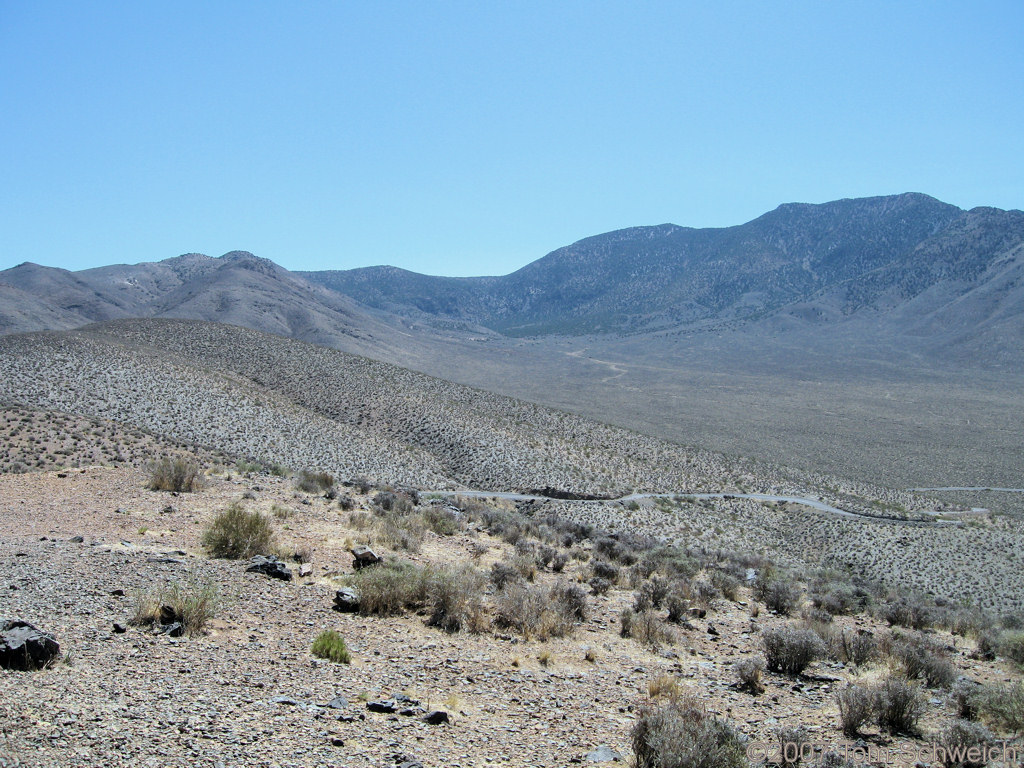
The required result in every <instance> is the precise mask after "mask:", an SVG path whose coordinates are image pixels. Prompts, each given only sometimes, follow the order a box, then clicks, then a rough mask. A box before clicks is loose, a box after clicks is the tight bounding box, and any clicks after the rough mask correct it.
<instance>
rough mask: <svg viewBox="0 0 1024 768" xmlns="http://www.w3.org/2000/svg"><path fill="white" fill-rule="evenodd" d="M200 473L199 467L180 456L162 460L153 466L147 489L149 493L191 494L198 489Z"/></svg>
mask: <svg viewBox="0 0 1024 768" xmlns="http://www.w3.org/2000/svg"><path fill="white" fill-rule="evenodd" d="M201 479H202V472H201V470H200V469H199V465H198V464H196V463H195V462H193V461H190V460H189V459H186V458H184V457H182V456H178V457H175V458H173V459H171V458H167V457H165V458H162V459H160V461H158V462H156V463H155V464H154V465H153V469H152V471H151V472H150V475H149V483H148V484H147V487H148V488H149V489H150V490H151V491H173V492H175V493H192V492H193V491H197V490H199V488H200V484H201Z"/></svg>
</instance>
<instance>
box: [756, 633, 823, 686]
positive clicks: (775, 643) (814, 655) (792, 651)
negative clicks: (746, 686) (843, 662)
mask: <svg viewBox="0 0 1024 768" xmlns="http://www.w3.org/2000/svg"><path fill="white" fill-rule="evenodd" d="M761 639H762V642H763V643H764V656H765V662H766V663H767V665H768V669H770V670H771V671H772V672H784V673H786V674H791V675H797V674H800V673H801V672H803V671H804V670H805V669H806V668H807V667H808V666H809V665H810V664H811V663H812V662H814V661H817V660H818V659H820V658H822V657H823V656H825V653H826V651H827V649H826V647H825V643H824V642H823V641H822V639H821V638H820V637H819V636H818V635H817V633H816V632H814V631H812V630H810V629H799V628H797V627H795V626H793V625H786V626H782V627H774V628H772V629H766V630H765V631H764V635H763V636H762V638H761Z"/></svg>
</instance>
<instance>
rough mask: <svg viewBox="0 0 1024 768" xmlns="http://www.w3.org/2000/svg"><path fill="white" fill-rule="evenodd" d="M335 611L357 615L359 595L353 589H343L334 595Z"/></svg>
mask: <svg viewBox="0 0 1024 768" xmlns="http://www.w3.org/2000/svg"><path fill="white" fill-rule="evenodd" d="M334 610H336V611H341V612H342V613H355V612H356V611H358V610H359V594H358V593H357V592H356V591H355V590H354V589H352V588H351V587H343V588H341V589H339V590H338V591H337V592H335V593H334Z"/></svg>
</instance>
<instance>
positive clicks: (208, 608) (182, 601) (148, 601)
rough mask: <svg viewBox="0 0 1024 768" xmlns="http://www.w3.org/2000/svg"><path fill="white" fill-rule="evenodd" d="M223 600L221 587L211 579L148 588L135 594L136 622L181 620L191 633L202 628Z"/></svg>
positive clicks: (134, 620) (166, 622) (133, 617)
mask: <svg viewBox="0 0 1024 768" xmlns="http://www.w3.org/2000/svg"><path fill="white" fill-rule="evenodd" d="M222 604H223V600H222V598H221V595H220V590H219V589H218V587H217V585H216V584H214V583H213V582H211V581H196V580H190V581H186V582H176V583H174V584H170V585H165V586H162V587H159V588H158V589H148V590H145V591H142V592H139V593H137V594H136V595H135V613H134V615H133V616H132V618H131V620H130V621H131V623H132V624H136V625H154V624H156V625H160V624H163V625H167V624H173V623H174V622H178V623H180V624H181V626H182V627H183V628H184V630H185V632H186V633H187V634H189V635H197V634H199V633H201V632H202V631H203V629H204V628H205V627H206V625H207V623H209V621H210V619H212V618H213V617H214V616H216V615H217V611H218V610H219V609H220V607H221V605H222Z"/></svg>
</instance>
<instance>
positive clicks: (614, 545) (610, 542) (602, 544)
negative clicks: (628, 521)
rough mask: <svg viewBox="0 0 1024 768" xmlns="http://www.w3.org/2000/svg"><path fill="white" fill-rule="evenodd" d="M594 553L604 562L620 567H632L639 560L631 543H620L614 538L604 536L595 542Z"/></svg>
mask: <svg viewBox="0 0 1024 768" xmlns="http://www.w3.org/2000/svg"><path fill="white" fill-rule="evenodd" d="M594 551H595V552H597V553H598V554H599V555H601V556H602V557H604V558H605V559H606V560H614V561H615V562H617V563H621V564H622V565H633V564H634V563H635V562H637V560H638V559H639V558H638V556H637V553H636V550H635V549H634V548H633V546H632V543H631V542H630V543H627V542H625V541H620V540H619V538H617V537H616V536H605V537H603V538H600V539H598V540H597V541H595V542H594Z"/></svg>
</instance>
